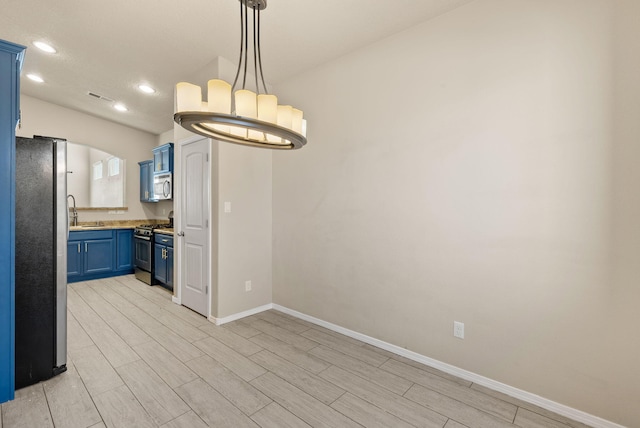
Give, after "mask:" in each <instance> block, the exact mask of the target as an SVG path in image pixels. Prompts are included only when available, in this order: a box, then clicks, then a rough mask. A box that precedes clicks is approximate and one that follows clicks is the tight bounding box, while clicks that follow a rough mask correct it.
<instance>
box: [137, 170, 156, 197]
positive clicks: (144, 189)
mask: <svg viewBox="0 0 640 428" xmlns="http://www.w3.org/2000/svg"><path fill="white" fill-rule="evenodd" d="M138 165H140V201H141V202H156V201H155V200H154V197H153V160H147V161H143V162H138Z"/></svg>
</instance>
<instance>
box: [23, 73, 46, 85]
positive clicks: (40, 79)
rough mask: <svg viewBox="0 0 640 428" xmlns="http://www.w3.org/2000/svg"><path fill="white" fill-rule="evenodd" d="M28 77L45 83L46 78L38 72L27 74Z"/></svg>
mask: <svg viewBox="0 0 640 428" xmlns="http://www.w3.org/2000/svg"><path fill="white" fill-rule="evenodd" d="M27 77H28V78H29V79H31V80H33V81H34V82H38V83H43V82H44V79H43V78H42V77H40V76H38V75H37V74H27Z"/></svg>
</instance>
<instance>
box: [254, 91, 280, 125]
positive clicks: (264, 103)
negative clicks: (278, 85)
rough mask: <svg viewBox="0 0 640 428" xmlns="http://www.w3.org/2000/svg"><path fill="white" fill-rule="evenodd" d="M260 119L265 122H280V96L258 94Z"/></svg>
mask: <svg viewBox="0 0 640 428" xmlns="http://www.w3.org/2000/svg"><path fill="white" fill-rule="evenodd" d="M258 119H260V120H261V121H263V122H269V123H276V124H277V123H278V97H276V96H275V95H267V94H260V95H258Z"/></svg>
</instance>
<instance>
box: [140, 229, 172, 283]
mask: <svg viewBox="0 0 640 428" xmlns="http://www.w3.org/2000/svg"><path fill="white" fill-rule="evenodd" d="M170 227H171V225H169V224H142V225H140V226H138V227H136V228H135V230H134V231H133V242H134V244H135V275H136V278H138V279H139V280H140V281H142V282H144V283H146V284H149V285H152V284H153V229H164V228H170Z"/></svg>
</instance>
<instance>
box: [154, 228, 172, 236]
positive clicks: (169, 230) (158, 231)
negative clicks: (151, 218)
mask: <svg viewBox="0 0 640 428" xmlns="http://www.w3.org/2000/svg"><path fill="white" fill-rule="evenodd" d="M153 233H161V234H163V235H172V236H173V229H153Z"/></svg>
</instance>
